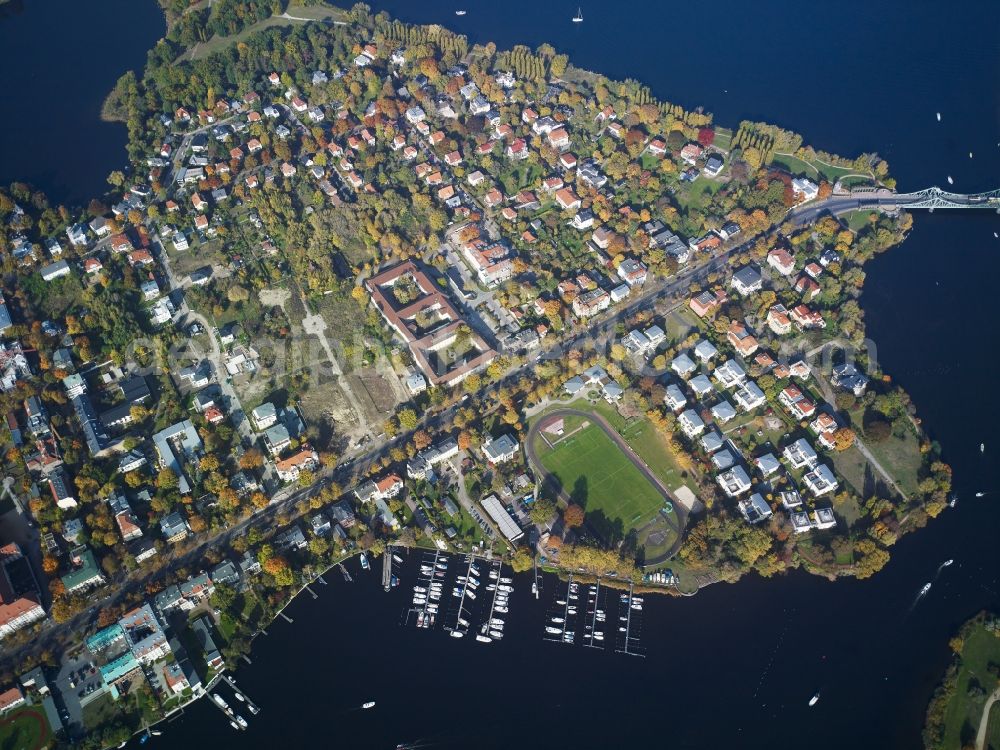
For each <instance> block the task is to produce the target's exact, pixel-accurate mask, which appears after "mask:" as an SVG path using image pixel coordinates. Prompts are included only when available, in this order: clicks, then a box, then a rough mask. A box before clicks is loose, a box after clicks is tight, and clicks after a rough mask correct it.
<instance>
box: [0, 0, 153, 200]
mask: <svg viewBox="0 0 1000 750" xmlns="http://www.w3.org/2000/svg"><path fill="white" fill-rule="evenodd" d="M165 28H166V27H165V24H164V19H163V13H162V12H161V11H160V9H159V8H158V7H157V5H156V3H155V2H154V1H153V0H95V1H94V2H80V1H79V0H12V1H11V2H10V3H8V4H7V5H4V6H0V71H3V85H2V86H0V112H2V113H3V115H2V116H0V184H3V185H7V184H9V183H10V182H13V181H14V180H23V181H25V182H30V183H32V184H33V185H35V186H36V187H38V188H41V189H42V190H44V191H45V192H46V193H48V195H49V198H50V200H52V201H53V202H54V203H66V204H84V205H86V203H87V201H89V200H90V199H91V198H94V197H99V196H100V195H101V194H103V192H104V191H105V190H106V189H107V187H108V186H107V183H106V181H105V180H106V178H107V176H108V174H109V173H110V172H112V171H113V170H115V169H121V168H122V167H124V166H126V162H127V157H126V153H125V142H126V139H127V134H126V132H125V126H124V125H123V124H120V123H107V122H101V120H100V114H101V104H102V103H103V102H104V97H105V96H106V95H107V94H108V92H110V91H111V89H112V88H113V87H114V85H115V81H117V80H118V78H119V77H121V75H122V74H123V73H124V72H125V71H127V70H134V71H136V73H137V74H141V70H142V67H143V65H145V62H146V52H147V51H148V50H149V49H150V48H151V47H152V46H153V45H154V44H155V43H156V40H157V39H159V38H160V37H161V36H162V35H163V32H164V30H165Z"/></svg>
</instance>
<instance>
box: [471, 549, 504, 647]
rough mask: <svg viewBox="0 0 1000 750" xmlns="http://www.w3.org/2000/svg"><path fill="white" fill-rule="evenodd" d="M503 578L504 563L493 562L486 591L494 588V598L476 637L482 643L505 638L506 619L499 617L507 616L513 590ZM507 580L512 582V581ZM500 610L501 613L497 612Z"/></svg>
mask: <svg viewBox="0 0 1000 750" xmlns="http://www.w3.org/2000/svg"><path fill="white" fill-rule="evenodd" d="M503 578H504V577H503V562H501V561H500V560H494V561H491V562H490V571H489V574H488V579H489V583H488V584H487V586H486V590H487V591H489V589H490V587H492V588H493V597H492V598H491V599H490V606H489V611H488V612H487V613H486V619H485V621H484V622H483V624H482V627H480V629H479V635H477V636H476V640H477V641H479V642H480V643H492V642H493V641H499V640H501V639H502V638H503V627H504V619H503V618H502V617H499V616H498V615H502V614H506V612H507V607H508V603H509V600H510V594H511V591H512V590H513V587H512V586H511V585H510V583H508V582H505V581H504V580H503ZM507 580H508V581H510V580H511V579H507ZM501 587H502V588H501ZM498 609H499V610H500V611H497V610H498Z"/></svg>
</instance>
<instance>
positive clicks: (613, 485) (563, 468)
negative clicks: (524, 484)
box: [536, 424, 663, 531]
mask: <svg viewBox="0 0 1000 750" xmlns="http://www.w3.org/2000/svg"><path fill="white" fill-rule="evenodd" d="M570 431H571V430H567V432H570ZM544 437H545V438H548V440H549V441H550V442H553V437H552V436H549V435H545V436H544ZM536 447H537V452H538V458H539V460H541V462H542V465H543V466H544V467H545V469H546V470H547V471H548V472H549V473H550V474H552V475H553V476H554V477H555V478H556V479H557V480H558V482H559V484H560V486H561V487H562V488H563V490H565V492H566V493H567V494H568V495H569V496H570V497H571V498H572V499H573V500H574V502H577V503H579V504H580V505H582V506H583V508H584V510H585V511H586V512H587V514H588V515H591V514H595V513H601V514H603V515H604V516H605V517H606V518H607V519H608V520H609V521H612V522H614V521H616V520H617V521H621V524H622V527H623V529H624V530H625V531H628V530H629V529H632V528H636V527H639V526H642V525H643V524H645V523H647V522H649V520H650V519H652V518H653V517H654V516H655V515H656V512H657V510H659V508H660V507H661V506H662V505H663V498H662V497H661V495H660V493H659V492H658V491H657V489H656V488H655V487H654V486H653V485H651V484H650V483H649V481H648V480H647V479H646V477H644V476H643V475H642V474H641V473H640V472H639V470H638V469H637V468H636V467H635V466H633V465H632V462H631V461H629V459H628V458H627V457H626V456H625V454H623V453H622V452H621V450H620V449H619V448H618V446H617V445H615V444H614V443H613V442H612V441H611V439H610V438H609V437H608V436H607V435H606V434H605V433H604V431H603V430H601V428H600V427H598V426H597V425H595V424H589V425H588V426H587V427H585V428H583V429H582V430H579V431H577V432H574V433H573V434H572V435H569V436H567V437H564V438H563V439H562V440H560V441H559V442H556V443H555V445H554V447H553V448H550V447H549V446H548V444H547V443H546V441H545V439H543V435H541V434H540V435H539V436H538V438H537V443H536Z"/></svg>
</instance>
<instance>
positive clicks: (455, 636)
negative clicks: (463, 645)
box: [451, 630, 465, 638]
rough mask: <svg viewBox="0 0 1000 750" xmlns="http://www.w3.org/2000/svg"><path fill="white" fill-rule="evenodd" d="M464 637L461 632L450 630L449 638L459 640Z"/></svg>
mask: <svg viewBox="0 0 1000 750" xmlns="http://www.w3.org/2000/svg"><path fill="white" fill-rule="evenodd" d="M464 635H465V633H463V632H462V631H461V630H452V631H451V637H452V638H461V637H462V636H464Z"/></svg>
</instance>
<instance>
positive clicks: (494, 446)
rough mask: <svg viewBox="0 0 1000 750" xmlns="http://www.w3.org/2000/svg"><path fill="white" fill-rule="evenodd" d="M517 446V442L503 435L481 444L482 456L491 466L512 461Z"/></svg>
mask: <svg viewBox="0 0 1000 750" xmlns="http://www.w3.org/2000/svg"><path fill="white" fill-rule="evenodd" d="M518 448H519V444H518V442H517V440H515V439H514V438H513V437H511V436H510V435H508V434H503V435H501V436H500V437H498V438H494V439H491V440H489V441H487V442H486V443H484V444H483V447H482V451H483V456H484V457H485V458H486V460H487V461H488V462H489V463H490V465H491V466H497V465H498V464H502V463H506V462H507V461H512V460H513V459H514V456H516V455H517V451H518Z"/></svg>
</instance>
